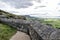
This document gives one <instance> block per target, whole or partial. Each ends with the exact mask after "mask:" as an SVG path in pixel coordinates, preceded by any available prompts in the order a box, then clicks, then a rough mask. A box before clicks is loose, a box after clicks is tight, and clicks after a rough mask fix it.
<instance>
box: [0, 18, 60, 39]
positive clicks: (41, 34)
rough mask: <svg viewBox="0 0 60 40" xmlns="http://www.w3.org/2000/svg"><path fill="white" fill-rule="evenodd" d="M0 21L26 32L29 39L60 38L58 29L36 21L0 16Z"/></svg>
mask: <svg viewBox="0 0 60 40" xmlns="http://www.w3.org/2000/svg"><path fill="white" fill-rule="evenodd" d="M0 22H2V23H4V24H8V25H10V26H12V27H14V28H17V30H19V31H22V32H25V33H27V34H28V35H29V36H30V37H31V40H57V39H59V38H60V30H58V29H54V28H52V27H49V26H46V25H43V24H41V23H40V22H38V21H34V22H33V21H26V20H22V19H12V18H11V19H7V18H0ZM58 34H59V35H58Z"/></svg>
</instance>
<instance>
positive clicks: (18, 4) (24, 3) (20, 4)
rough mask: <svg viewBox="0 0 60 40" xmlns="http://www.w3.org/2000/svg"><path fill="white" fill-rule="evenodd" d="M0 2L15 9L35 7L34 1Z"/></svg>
mask: <svg viewBox="0 0 60 40" xmlns="http://www.w3.org/2000/svg"><path fill="white" fill-rule="evenodd" d="M0 1H3V2H6V3H8V4H10V5H11V6H13V7H15V8H27V7H29V6H32V5H33V4H32V0H0Z"/></svg>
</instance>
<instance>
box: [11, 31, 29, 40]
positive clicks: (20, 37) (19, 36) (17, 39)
mask: <svg viewBox="0 0 60 40" xmlns="http://www.w3.org/2000/svg"><path fill="white" fill-rule="evenodd" d="M10 40H30V37H29V36H28V35H27V34H25V33H23V32H20V31H17V33H16V34H15V35H14V36H12V38H11V39H10Z"/></svg>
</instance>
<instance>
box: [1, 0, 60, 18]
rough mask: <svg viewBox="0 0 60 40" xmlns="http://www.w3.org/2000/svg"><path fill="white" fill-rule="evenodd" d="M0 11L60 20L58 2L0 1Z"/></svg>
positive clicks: (33, 0)
mask: <svg viewBox="0 0 60 40" xmlns="http://www.w3.org/2000/svg"><path fill="white" fill-rule="evenodd" d="M0 9H1V10H4V11H7V12H10V13H13V14H16V15H30V16H34V17H42V18H60V0H0Z"/></svg>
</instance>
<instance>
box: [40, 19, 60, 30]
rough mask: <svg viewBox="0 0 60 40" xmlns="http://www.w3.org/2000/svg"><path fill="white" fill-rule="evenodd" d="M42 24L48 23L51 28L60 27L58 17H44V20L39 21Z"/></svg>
mask: <svg viewBox="0 0 60 40" xmlns="http://www.w3.org/2000/svg"><path fill="white" fill-rule="evenodd" d="M41 22H42V23H43V24H49V25H51V26H52V27H53V28H58V29H60V19H46V20H44V21H41Z"/></svg>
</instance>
